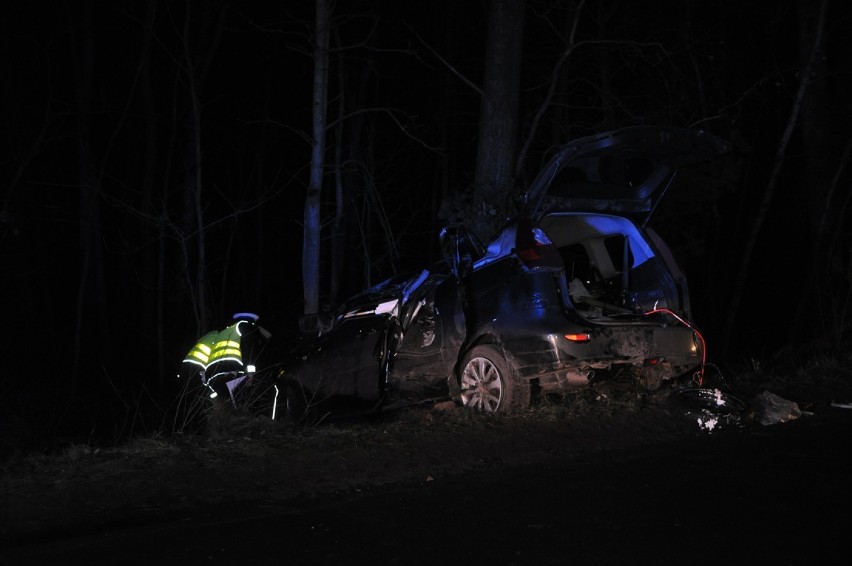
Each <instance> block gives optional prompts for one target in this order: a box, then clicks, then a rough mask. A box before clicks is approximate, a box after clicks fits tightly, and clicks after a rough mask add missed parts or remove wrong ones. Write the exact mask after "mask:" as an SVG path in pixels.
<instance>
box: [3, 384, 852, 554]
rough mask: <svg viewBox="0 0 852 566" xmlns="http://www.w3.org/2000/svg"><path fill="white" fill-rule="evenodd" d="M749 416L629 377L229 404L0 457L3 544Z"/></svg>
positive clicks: (635, 443) (601, 447) (647, 439)
mask: <svg viewBox="0 0 852 566" xmlns="http://www.w3.org/2000/svg"><path fill="white" fill-rule="evenodd" d="M849 382H850V380H848V379H847V380H845V381H837V380H834V381H832V382H831V383H823V384H816V385H815V384H814V383H811V385H810V387H808V388H803V387H801V386H798V385H797V384H795V383H793V382H789V381H787V382H779V381H778V380H777V379H774V380H773V381H771V382H766V381H765V380H764V381H759V380H754V379H748V378H744V379H741V380H740V381H739V383H738V384H737V385H739V391H738V392H739V394H740V396H741V397H742V398H750V399H754V398H755V397H754V395H756V394H757V393H759V392H761V391H766V390H767V386H774V387H775V388H776V390H779V389H780V391H779V393H780V394H784V395H789V397H785V399H789V400H792V401H794V402H796V403H797V405H796V406H797V407H801V408H802V410H804V411H805V412H807V411H808V409H809V408H810V407H813V406H814V405H816V404H819V403H823V404H825V403H830V402H832V401H835V402H836V401H838V400H840V401H850V400H852V397H850V395H849V392H848V391H847V390H845V389H844V390H843V391H840V392H839V391H838V390H837V386H838V384H841V385H843V387H844V388H846V387H847V385H846V384H848V383H849ZM791 383H792V385H791ZM735 390H736V388H735ZM741 426H761V425H759V424H756V423H755V420H754V412H753V411H750V412H749V413H748V414H747V416H746V417H743V418H740V417H726V418H723V419H711V418H709V417H708V415H707V414H706V413H704V412H702V411H700V410H696V409H694V408H689V407H686V406H684V405H683V404H682V403H680V402H679V401H678V400H677V399H676V396H674V395H672V394H671V393H670V392H662V393H656V394H653V395H649V394H647V393H645V392H642V391H639V390H637V389H635V388H632V387H627V388H625V387H610V388H607V387H599V388H595V389H585V390H582V391H579V392H577V393H576V394H572V395H570V396H567V397H566V398H564V399H559V400H557V401H548V402H545V403H542V404H541V405H540V406H537V407H533V408H532V409H529V410H527V411H523V412H517V413H512V414H502V415H483V414H478V413H474V412H471V411H468V410H465V409H463V408H461V407H458V406H456V405H454V404H453V403H452V402H443V403H437V404H433V405H424V406H418V407H412V408H408V409H404V410H398V411H395V412H392V413H387V414H383V415H380V416H377V417H374V418H371V419H368V420H357V421H347V422H328V423H323V424H320V425H318V426H314V427H309V428H296V427H293V426H291V425H284V424H281V423H278V422H274V421H271V420H269V419H265V418H259V417H249V416H245V415H239V414H227V415H224V416H221V417H219V418H216V419H214V420H213V421H212V422H211V425H210V427H209V428H208V430H207V431H206V432H205V433H204V434H197V435H176V436H169V437H165V436H160V435H153V436H148V437H144V438H138V439H135V440H133V441H132V442H129V443H127V444H126V445H123V446H120V447H114V448H93V447H90V446H83V445H71V446H68V447H67V448H66V449H64V450H63V451H61V452H59V453H56V454H30V455H18V456H15V457H14V458H12V459H11V460H9V461H7V462H4V463H2V464H0V488H2V489H0V543H2V544H12V545H14V544H23V543H28V542H37V541H38V540H40V539H42V538H57V537H63V536H72V535H75V534H86V533H93V532H99V531H101V530H106V529H109V528H114V527H115V526H121V525H135V524H146V523H150V522H155V521H159V520H167V519H174V518H175V517H179V516H180V515H181V514H182V513H191V512H192V511H193V510H198V509H205V508H213V507H216V506H227V505H234V504H251V503H252V502H261V501H278V502H280V501H285V500H290V499H293V498H310V497H313V496H317V495H321V494H328V493H335V492H341V491H349V490H368V489H377V488H380V487H381V486H383V485H388V484H400V483H415V482H429V481H431V480H433V479H435V478H437V477H440V476H446V475H452V474H462V473H464V472H465V471H469V470H482V469H489V468H495V467H504V466H513V465H517V464H523V463H528V462H535V461H538V462H543V461H547V460H548V459H549V458H560V459H564V458H566V457H575V456H576V457H582V456H583V455H584V454H589V453H595V452H601V451H607V450H613V449H623V448H630V447H636V448H641V447H642V446H647V445H650V444H654V443H661V442H665V441H668V440H671V439H673V438H676V437H683V436H689V435H693V436H702V435H707V434H716V433H720V431H721V430H722V429H724V428H726V427H728V428H730V427H741Z"/></svg>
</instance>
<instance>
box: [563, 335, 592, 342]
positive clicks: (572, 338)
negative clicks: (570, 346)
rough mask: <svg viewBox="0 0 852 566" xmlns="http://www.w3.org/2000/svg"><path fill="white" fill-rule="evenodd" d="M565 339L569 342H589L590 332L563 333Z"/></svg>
mask: <svg viewBox="0 0 852 566" xmlns="http://www.w3.org/2000/svg"><path fill="white" fill-rule="evenodd" d="M565 339H566V340H568V341H569V342H589V341H590V340H591V339H592V335H591V334H565Z"/></svg>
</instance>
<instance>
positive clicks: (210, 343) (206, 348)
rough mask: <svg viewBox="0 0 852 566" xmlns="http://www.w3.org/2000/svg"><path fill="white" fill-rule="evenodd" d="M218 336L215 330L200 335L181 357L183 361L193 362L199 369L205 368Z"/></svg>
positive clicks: (208, 363)
mask: <svg viewBox="0 0 852 566" xmlns="http://www.w3.org/2000/svg"><path fill="white" fill-rule="evenodd" d="M218 337H219V333H218V332H217V331H215V330H213V331H212V332H208V333H207V334H205V335H204V336H202V337H201V338H200V339H199V340H198V342H196V344H195V346H193V347H192V349H191V350H190V351H189V353H188V354H187V355H186V357H185V358H184V359H183V361H184V363H189V364H194V365H197V366H200V367H201V369H207V366H208V365H210V354H211V353H212V352H213V347H214V346H215V345H216V343H217V341H218Z"/></svg>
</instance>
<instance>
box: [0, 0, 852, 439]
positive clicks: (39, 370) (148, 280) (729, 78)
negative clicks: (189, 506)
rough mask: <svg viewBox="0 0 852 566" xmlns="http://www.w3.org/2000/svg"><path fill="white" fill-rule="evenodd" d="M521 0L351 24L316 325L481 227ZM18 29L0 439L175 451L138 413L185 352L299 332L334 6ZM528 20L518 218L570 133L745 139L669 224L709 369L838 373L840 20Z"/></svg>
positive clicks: (254, 6) (6, 29)
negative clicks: (826, 357)
mask: <svg viewBox="0 0 852 566" xmlns="http://www.w3.org/2000/svg"><path fill="white" fill-rule="evenodd" d="M503 1H506V0H494V1H491V2H489V1H485V0H482V1H463V2H459V1H451V0H446V1H443V0H433V1H430V2H421V1H410V2H394V1H379V2H370V1H366V0H364V1H357V0H353V1H343V0H338V1H336V2H332V4H331V13H330V20H329V27H328V33H329V59H328V62H329V68H328V75H327V88H328V95H327V105H326V116H327V123H326V128H325V143H324V160H325V167H324V169H323V177H322V179H323V180H322V192H321V195H320V197H321V200H320V202H321V222H322V231H321V236H322V239H321V246H320V258H321V261H320V271H319V273H320V280H319V284H318V286H317V289H316V290H317V292H318V295H319V301H320V304H321V305H322V306H334V305H335V304H336V303H337V302H339V301H341V300H342V299H345V298H346V297H347V296H348V295H350V294H352V293H354V292H357V291H359V290H361V289H363V288H365V287H368V286H369V285H371V284H374V283H376V282H378V281H380V280H382V279H384V278H386V277H389V276H391V275H394V274H396V273H399V272H404V271H407V270H410V269H414V268H418V267H419V266H423V265H426V264H428V263H430V262H432V261H434V260H435V259H436V258H437V254H438V253H439V250H438V240H437V235H438V232H439V230H440V228H441V227H442V226H443V225H444V224H446V223H448V222H451V221H457V220H470V219H471V218H472V217H473V216H474V215H475V214H476V211H477V207H478V206H481V205H482V203H478V202H477V201H476V198H475V191H474V180H475V179H474V176H475V171H476V165H477V147H478V140H479V134H480V129H479V128H480V116H481V108H482V103H483V100H482V96H483V95H482V89H481V83H482V81H483V77H484V73H485V69H486V65H487V63H488V61H487V53H486V49H485V46H486V37H487V34H488V14H489V10H491V9H494V5H495V4H499V3H500V2H503ZM4 12H5V13H4V16H3V18H2V19H0V22H2V23H0V25H2V26H3V29H2V34H0V41H2V43H3V46H2V49H1V50H0V64H2V73H3V76H4V77H5V79H4V80H3V82H2V86H0V96H1V97H2V113H3V136H2V149H0V175H2V185H0V186H2V190H0V194H2V201H0V246H2V247H0V258H2V260H1V261H2V271H0V282H2V283H1V284H2V291H3V297H4V302H5V307H6V308H5V309H4V310H5V312H4V314H5V315H6V320H7V324H6V325H5V328H6V330H5V331H4V333H3V340H2V344H3V345H2V350H0V353H2V356H3V359H4V360H6V361H7V363H6V366H4V369H3V370H2V379H3V384H4V386H5V387H4V395H3V397H2V398H0V399H2V400H0V411H2V413H3V416H4V417H3V418H4V419H5V420H7V422H8V423H9V424H8V426H6V427H5V428H0V443H3V444H9V443H13V442H17V440H15V438H17V437H16V436H15V434H17V432H18V431H20V430H21V429H29V433H28V434H30V435H31V436H32V437H33V438H35V439H36V440H38V438H42V437H47V436H55V435H57V434H59V435H62V434H63V431H64V430H65V429H66V427H68V428H69V429H70V428H72V427H78V428H82V429H85V430H87V431H92V434H94V435H98V434H107V435H109V434H116V435H118V434H119V432H120V433H122V434H124V433H127V432H130V431H129V429H130V428H140V429H141V428H148V429H150V428H155V427H156V426H157V422H156V417H151V418H150V419H148V420H146V417H142V416H132V417H131V416H129V413H131V412H132V413H137V412H138V413H144V414H149V413H150V414H153V415H156V414H157V410H158V408H162V407H165V406H166V405H168V403H169V402H170V399H171V397H172V396H173V395H174V391H175V390H176V377H175V376H176V374H177V371H178V369H179V365H180V362H181V359H182V358H183V355H184V354H185V353H186V351H187V350H188V349H189V348H190V347H191V346H192V345H193V343H194V342H195V340H196V338H198V337H199V336H200V335H201V334H203V333H204V332H206V331H207V330H210V329H212V328H216V327H221V326H222V325H224V324H226V323H227V322H228V321H229V319H230V316H231V314H232V313H234V312H238V311H252V312H256V313H259V314H260V317H261V320H260V322H261V325H262V326H263V327H265V328H266V329H268V330H269V331H270V332H272V334H273V340H274V344H275V345H274V348H273V349H272V350H271V351H270V352H271V353H270V355H272V356H274V353H272V352H274V349H275V348H278V349H280V350H281V351H286V349H287V348H288V344H289V343H290V342H292V340H294V339H295V338H296V337H297V335H298V318H299V316H300V315H301V314H303V313H304V312H305V307H306V305H305V299H304V296H305V295H304V292H303V277H302V252H303V236H304V219H305V203H306V194H307V191H308V186H309V182H310V169H311V159H312V154H311V149H312V141H313V137H312V136H313V134H312V96H313V92H314V61H313V59H312V51H313V44H314V41H315V37H316V18H315V3H314V2H312V1H302V2H295V1H277V2H252V3H242V2H227V1H225V0H210V1H200V0H196V1H193V0H145V1H131V0H118V1H105V0H80V1H66V2H48V1H36V2H20V3H12V4H10V5H8V6H6V9H5V11H4ZM523 14H524V17H523V21H522V25H523V28H522V31H523V33H522V37H521V39H520V41H519V42H518V43H519V44H518V45H516V46H515V49H516V50H518V52H520V53H521V71H520V85H519V91H518V92H519V97H518V101H517V112H518V124H519V127H518V135H517V143H516V145H517V148H518V150H519V153H520V152H523V160H522V161H521V166H520V167H519V168H518V170H517V172H516V174H515V175H514V178H513V180H512V183H513V185H512V186H513V187H514V188H513V189H512V190H510V191H509V194H505V195H503V197H504V198H505V200H506V201H511V198H512V197H513V191H515V190H520V188H522V187H523V186H524V183H525V182H527V181H529V180H530V178H531V177H533V176H534V175H535V174H536V172H537V170H538V167H539V166H541V165H542V163H544V162H545V161H546V160H547V158H548V157H549V155H550V154H551V152H552V151H553V149H554V148H556V147H558V146H559V145H561V144H563V143H565V142H567V141H568V140H570V139H572V138H576V137H580V136H584V135H589V134H593V133H597V132H603V131H606V130H611V129H616V128H620V127H624V126H632V125H641V124H649V125H650V124H664V125H676V126H684V127H692V128H699V129H703V130H706V131H708V132H711V133H713V134H715V135H718V136H720V137H722V138H725V139H727V140H728V141H730V142H731V144H732V148H733V149H732V151H731V152H730V153H729V154H727V155H726V156H724V157H722V158H721V159H719V160H716V161H714V162H712V163H708V164H706V165H704V166H702V167H700V168H698V169H696V170H694V171H691V172H689V173H686V174H684V175H683V176H682V178H681V181H683V182H681V183H680V185H676V186H674V187H673V188H672V190H671V191H670V193H669V195H668V197H667V199H666V200H665V201H664V203H663V205H662V206H661V208H660V210H658V211H657V212H656V214H655V217H654V220H653V224H654V226H655V228H656V229H657V231H658V232H659V233H660V234H662V235H663V236H664V237H665V238H666V239H667V240H668V242H669V244H670V245H671V246H672V248H673V250H674V253H675V255H676V256H677V257H678V258H679V259H680V262H681V266H682V267H683V269H684V271H685V272H686V274H687V276H688V277H689V281H690V286H691V291H692V302H693V311H694V315H695V320H694V323H695V324H696V325H697V326H698V327H700V328H702V330H703V332H704V335H705V336H706V339H707V344H708V355H709V358H710V360H711V361H713V362H714V363H716V364H725V363H728V364H734V363H742V362H744V361H746V362H751V363H763V364H767V363H773V362H775V361H778V360H780V359H782V358H783V357H785V356H786V357H789V356H791V355H796V356H805V355H812V354H814V353H824V352H840V351H843V350H844V346H845V343H846V340H847V339H848V328H847V327H848V321H849V317H848V316H847V314H848V311H849V309H850V307H852V241H850V236H852V234H850V229H852V227H851V226H850V225H849V213H848V209H849V207H850V202H849V197H850V195H852V192H850V187H849V184H850V171H849V167H848V163H849V161H850V158H852V136H849V134H848V132H849V128H850V126H852V103H850V96H849V94H850V92H852V89H850V84H852V75H850V71H852V63H850V58H849V53H852V44H850V42H852V11H850V10H849V9H848V8H847V7H846V4H845V3H842V2H836V1H835V2H828V1H824V2H820V1H816V0H815V1H807V0H798V1H795V0H782V1H758V2H738V1H733V0H719V1H716V2H705V1H700V0H685V1H684V0H678V1H654V2H645V1H640V2H635V1H626V0H607V1H603V2H589V1H584V0H526V1H525V2H524V3H523ZM681 186H682V187H683V188H682V189H681V190H679V189H680V187H681ZM131 421H132V422H134V423H135V424H132V425H130V424H128V423H130V422H131ZM110 427H112V428H111V429H110ZM104 429H107V430H104ZM119 429H120V430H119ZM8 431H15V432H14V433H13V432H8ZM116 431H119V432H116ZM13 437H14V438H13Z"/></svg>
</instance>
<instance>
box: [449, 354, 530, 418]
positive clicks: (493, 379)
mask: <svg viewBox="0 0 852 566" xmlns="http://www.w3.org/2000/svg"><path fill="white" fill-rule="evenodd" d="M460 368H461V371H460V372H459V386H460V388H461V391H460V393H459V398H460V399H461V403H462V405H464V406H465V407H469V408H471V409H475V410H478V411H482V412H486V413H495V412H503V411H508V410H512V409H517V408H522V407H525V406H528V405H529V395H524V394H523V393H524V390H525V389H528V387H526V388H524V387H523V386H521V385H520V384H519V383H517V381H516V379H515V378H514V376H513V374H512V371H511V368H510V366H509V363H508V362H507V361H506V359H505V358H504V357H503V355H502V354H501V353H500V351H499V350H497V348H495V347H494V346H491V345H489V344H483V345H480V346H476V347H474V348H472V349H471V350H470V351H469V352H468V353H467V354H466V355H465V356H464V358H463V359H462V363H461V366H460Z"/></svg>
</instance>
